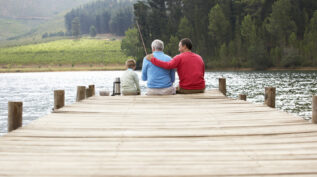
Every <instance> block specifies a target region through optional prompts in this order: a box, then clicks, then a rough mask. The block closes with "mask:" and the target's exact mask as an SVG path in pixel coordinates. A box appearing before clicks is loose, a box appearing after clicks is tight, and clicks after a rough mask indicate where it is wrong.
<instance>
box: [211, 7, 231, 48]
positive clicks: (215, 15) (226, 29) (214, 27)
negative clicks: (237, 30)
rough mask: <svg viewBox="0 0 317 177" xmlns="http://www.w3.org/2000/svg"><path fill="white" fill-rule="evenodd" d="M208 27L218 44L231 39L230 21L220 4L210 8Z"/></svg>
mask: <svg viewBox="0 0 317 177" xmlns="http://www.w3.org/2000/svg"><path fill="white" fill-rule="evenodd" d="M208 29H209V35H210V36H211V38H212V39H213V40H215V42H216V45H217V46H220V45H221V44H223V43H224V42H228V41H229V38H228V37H229V36H230V35H228V34H229V33H230V23H229V21H228V19H227V18H226V16H225V14H224V13H223V10H222V8H221V7H220V5H219V4H217V5H216V6H214V7H213V8H212V9H211V10H210V13H209V26H208Z"/></svg>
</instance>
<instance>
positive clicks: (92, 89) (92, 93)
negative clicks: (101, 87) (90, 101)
mask: <svg viewBox="0 0 317 177" xmlns="http://www.w3.org/2000/svg"><path fill="white" fill-rule="evenodd" d="M95 94H96V93H95V85H89V86H88V88H87V89H86V98H89V97H92V96H95Z"/></svg>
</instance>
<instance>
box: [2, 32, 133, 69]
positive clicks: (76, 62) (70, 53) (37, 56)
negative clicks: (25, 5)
mask: <svg viewBox="0 0 317 177" xmlns="http://www.w3.org/2000/svg"><path fill="white" fill-rule="evenodd" d="M127 58H128V57H127V56H126V55H124V54H123V53H122V51H121V40H114V41H113V40H100V39H84V38H83V39H80V40H72V39H62V40H56V41H51V42H46V43H41V44H30V45H24V46H17V47H7V48H1V50H0V72H10V71H29V70H31V71H38V69H41V70H46V71H50V70H77V69H78V67H79V68H82V67H85V68H86V69H84V70H89V69H96V68H97V69H98V68H102V69H109V67H113V66H119V68H122V66H124V62H125V60H126V59H127ZM87 68H88V69H87ZM116 69H118V68H116Z"/></svg>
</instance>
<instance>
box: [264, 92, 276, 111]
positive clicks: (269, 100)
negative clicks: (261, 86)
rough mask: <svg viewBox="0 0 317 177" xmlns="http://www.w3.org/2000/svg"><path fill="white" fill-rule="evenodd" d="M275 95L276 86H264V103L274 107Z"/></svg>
mask: <svg viewBox="0 0 317 177" xmlns="http://www.w3.org/2000/svg"><path fill="white" fill-rule="evenodd" d="M275 96H276V88H274V87H266V88H265V104H266V105H267V106H269V107H271V108H275Z"/></svg>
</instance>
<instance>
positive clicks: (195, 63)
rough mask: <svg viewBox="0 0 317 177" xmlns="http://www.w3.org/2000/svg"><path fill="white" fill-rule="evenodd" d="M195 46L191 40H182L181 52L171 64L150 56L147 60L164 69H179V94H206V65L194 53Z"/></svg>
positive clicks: (180, 44)
mask: <svg viewBox="0 0 317 177" xmlns="http://www.w3.org/2000/svg"><path fill="white" fill-rule="evenodd" d="M192 47H193V44H192V42H191V40H190V39H187V38H185V39H182V40H181V41H180V43H179V52H180V53H181V54H179V55H177V56H175V57H174V58H173V59H172V60H171V61H170V62H163V61H160V60H158V59H156V58H154V56H153V54H151V55H148V56H147V57H146V58H147V60H149V61H151V62H152V63H153V64H154V65H156V66H158V67H161V68H164V69H177V73H178V76H179V80H180V82H179V87H178V88H177V93H181V94H192V93H204V92H205V87H206V86H205V79H204V76H205V64H204V61H203V59H202V58H201V56H199V55H197V54H195V53H193V52H192V51H191V50H192Z"/></svg>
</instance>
